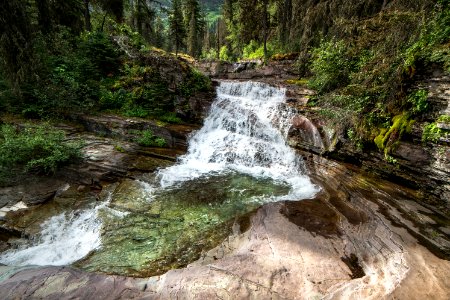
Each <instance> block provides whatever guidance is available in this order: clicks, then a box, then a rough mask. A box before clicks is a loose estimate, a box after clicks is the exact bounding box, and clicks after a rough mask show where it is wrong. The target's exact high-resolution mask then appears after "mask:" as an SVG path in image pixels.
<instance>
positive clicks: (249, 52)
mask: <svg viewBox="0 0 450 300" xmlns="http://www.w3.org/2000/svg"><path fill="white" fill-rule="evenodd" d="M266 46H267V57H271V56H272V55H273V54H274V52H275V49H274V48H275V47H274V45H273V44H271V43H267V44H266ZM242 58H243V59H263V58H264V45H263V44H258V43H257V42H256V41H254V40H252V41H250V43H249V44H248V45H247V46H245V47H244V49H243V54H242Z"/></svg>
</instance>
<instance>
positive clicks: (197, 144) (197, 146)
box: [159, 82, 318, 200]
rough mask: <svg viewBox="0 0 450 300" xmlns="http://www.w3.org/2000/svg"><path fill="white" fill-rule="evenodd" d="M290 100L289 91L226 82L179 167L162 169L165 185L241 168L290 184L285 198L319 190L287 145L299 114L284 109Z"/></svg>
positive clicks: (240, 169)
mask: <svg viewBox="0 0 450 300" xmlns="http://www.w3.org/2000/svg"><path fill="white" fill-rule="evenodd" d="M284 102H285V90H284V89H277V88H274V87H270V86H269V85H266V84H263V83H256V82H244V83H239V82H221V84H220V86H219V87H218V89H217V100H216V101H215V102H214V104H213V105H212V107H211V111H210V114H209V116H208V117H207V118H206V119H205V124H204V125H203V127H202V128H201V129H200V130H199V131H198V132H197V133H196V134H195V135H194V136H193V137H192V138H191V140H190V141H189V149H188V153H187V154H186V155H184V156H182V157H181V158H180V160H179V163H178V164H177V165H174V166H172V167H169V168H166V169H164V170H161V171H160V172H159V178H160V182H161V186H162V187H170V186H172V185H175V184H177V183H180V182H183V181H187V180H191V179H194V178H198V177H201V176H206V175H209V174H211V173H223V172H229V171H237V172H240V173H244V174H248V175H251V176H254V177H257V178H258V177H259V178H272V179H274V180H276V181H279V182H283V183H287V184H289V185H290V186H291V192H290V194H289V195H286V196H284V197H283V198H282V199H291V200H299V199H304V198H307V197H311V196H312V195H314V194H315V193H316V192H317V189H318V188H317V187H316V186H314V185H313V184H312V183H311V182H310V180H309V178H308V177H307V176H306V175H305V174H304V173H305V172H304V167H303V161H302V160H301V159H300V158H299V157H298V156H297V155H296V154H295V152H294V151H293V150H292V149H291V148H290V147H289V146H288V145H287V144H286V135H287V131H288V129H289V127H290V126H291V121H292V117H293V116H294V114H293V113H292V112H291V111H289V110H288V109H286V108H285V107H283V103H284ZM277 200H280V198H277Z"/></svg>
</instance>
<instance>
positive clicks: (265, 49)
mask: <svg viewBox="0 0 450 300" xmlns="http://www.w3.org/2000/svg"><path fill="white" fill-rule="evenodd" d="M267 5H268V0H264V2H263V14H264V16H263V34H264V64H266V63H267V27H268V24H267V23H268V20H267Z"/></svg>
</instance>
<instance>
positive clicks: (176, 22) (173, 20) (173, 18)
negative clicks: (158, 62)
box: [169, 0, 186, 55]
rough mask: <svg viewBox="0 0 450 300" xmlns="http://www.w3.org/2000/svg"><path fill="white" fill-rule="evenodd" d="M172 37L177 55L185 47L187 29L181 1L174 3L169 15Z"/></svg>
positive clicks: (174, 0)
mask: <svg viewBox="0 0 450 300" xmlns="http://www.w3.org/2000/svg"><path fill="white" fill-rule="evenodd" d="M169 26H170V37H171V38H172V39H173V43H174V46H175V55H178V51H179V50H181V48H182V47H184V46H185V42H184V39H185V37H186V28H185V25H184V21H183V12H182V8H181V1H180V0H173V1H172V9H171V11H170V15H169Z"/></svg>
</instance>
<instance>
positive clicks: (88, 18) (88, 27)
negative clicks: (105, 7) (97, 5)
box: [84, 0, 92, 31]
mask: <svg viewBox="0 0 450 300" xmlns="http://www.w3.org/2000/svg"><path fill="white" fill-rule="evenodd" d="M84 24H85V26H86V30H87V31H92V26H91V12H90V11H89V0H84Z"/></svg>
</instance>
